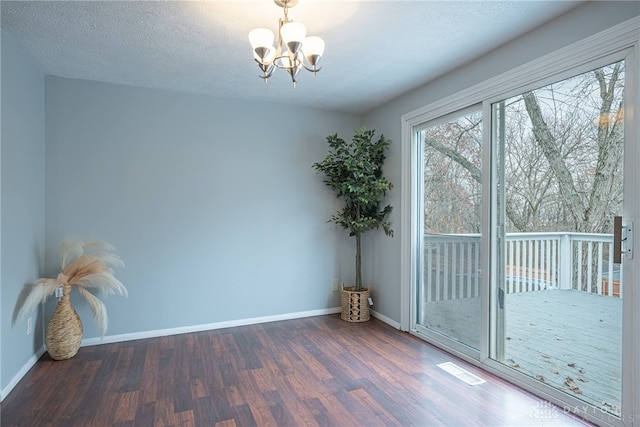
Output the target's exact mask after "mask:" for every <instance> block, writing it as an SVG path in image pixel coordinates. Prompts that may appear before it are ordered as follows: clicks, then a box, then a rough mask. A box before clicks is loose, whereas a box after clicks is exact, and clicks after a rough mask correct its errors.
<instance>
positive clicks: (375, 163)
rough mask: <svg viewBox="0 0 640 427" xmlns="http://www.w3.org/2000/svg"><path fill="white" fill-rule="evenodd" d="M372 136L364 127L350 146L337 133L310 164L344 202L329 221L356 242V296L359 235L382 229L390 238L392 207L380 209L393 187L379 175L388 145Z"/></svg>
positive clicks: (359, 282) (359, 283) (359, 277)
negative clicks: (320, 158) (326, 150)
mask: <svg viewBox="0 0 640 427" xmlns="http://www.w3.org/2000/svg"><path fill="white" fill-rule="evenodd" d="M374 134H375V130H368V129H366V128H365V127H363V128H361V129H359V130H356V131H355V133H354V135H353V138H352V139H351V142H347V141H345V140H344V139H342V138H339V137H338V134H337V133H336V134H333V135H329V136H327V143H328V144H329V153H328V154H327V157H326V158H325V159H324V160H323V161H321V162H318V163H314V164H313V167H314V168H315V169H316V170H317V171H318V172H322V173H324V174H325V176H326V179H325V180H324V182H325V183H326V184H327V185H328V186H329V187H330V188H331V189H333V190H334V191H335V192H336V196H337V197H338V199H340V200H342V201H343V202H344V206H343V207H342V208H341V209H340V210H339V211H338V212H336V213H335V214H334V215H332V216H331V219H330V221H332V222H335V223H336V224H338V225H340V226H341V227H342V228H344V229H346V230H348V231H349V235H350V236H354V237H355V238H356V282H355V286H354V290H355V291H356V292H359V291H361V290H362V255H361V253H362V248H361V236H362V234H363V233H365V232H367V231H369V230H373V229H380V228H382V229H383V230H384V233H385V234H386V235H387V236H393V230H392V229H391V222H390V221H389V219H388V218H389V214H391V211H392V210H393V207H392V206H391V205H386V206H384V207H381V206H382V200H383V198H384V197H385V195H386V194H387V192H388V191H389V190H391V187H392V185H391V183H390V182H389V181H387V179H386V178H385V177H384V176H383V174H382V165H383V164H384V160H385V158H386V151H387V149H388V147H389V144H390V142H391V141H389V140H387V139H385V137H384V135H380V138H378V140H377V141H374Z"/></svg>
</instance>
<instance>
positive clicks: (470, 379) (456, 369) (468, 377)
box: [438, 362, 486, 385]
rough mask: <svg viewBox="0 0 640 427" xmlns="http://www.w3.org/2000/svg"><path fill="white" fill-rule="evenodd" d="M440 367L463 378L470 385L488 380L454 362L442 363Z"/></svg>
mask: <svg viewBox="0 0 640 427" xmlns="http://www.w3.org/2000/svg"><path fill="white" fill-rule="evenodd" d="M438 368H440V369H442V370H444V371H447V372H448V373H450V374H451V375H453V376H454V377H456V378H458V379H461V380H462V381H464V382H465V383H467V384H469V385H478V384H482V383H484V382H486V381H485V380H483V379H482V378H480V377H478V376H476V375H474V374H472V373H471V372H469V371H467V370H465V369H463V368H461V367H460V366H458V365H456V364H455V363H453V362H446V363H440V364H439V365H438Z"/></svg>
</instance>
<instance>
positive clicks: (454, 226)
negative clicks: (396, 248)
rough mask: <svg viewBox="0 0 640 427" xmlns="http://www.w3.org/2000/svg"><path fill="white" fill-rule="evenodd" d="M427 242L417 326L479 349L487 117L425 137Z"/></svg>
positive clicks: (461, 119) (475, 112) (421, 135)
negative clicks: (485, 123) (485, 124)
mask: <svg viewBox="0 0 640 427" xmlns="http://www.w3.org/2000/svg"><path fill="white" fill-rule="evenodd" d="M417 138H418V143H419V145H420V151H421V153H422V156H421V162H420V171H421V172H420V175H421V177H422V180H421V185H422V191H421V193H420V199H421V201H420V206H421V207H422V211H421V214H422V215H421V221H420V232H419V233H420V240H421V242H422V251H423V252H422V255H421V256H420V261H421V266H420V269H419V273H420V274H419V285H418V287H417V290H418V293H419V296H418V299H417V301H418V307H417V312H418V318H417V323H418V325H419V327H420V329H421V330H422V331H423V332H424V333H425V334H436V335H438V336H439V337H440V338H441V339H446V340H449V341H450V342H451V344H452V345H454V346H457V348H459V349H460V350H461V351H465V352H468V353H477V352H478V351H479V349H480V335H481V333H480V332H481V331H480V315H481V308H480V283H481V268H480V228H481V225H482V218H481V210H482V192H481V185H482V178H481V171H482V163H481V158H482V110H481V109H480V107H476V108H471V109H469V110H466V111H460V112H456V113H455V114H453V115H450V116H447V117H445V118H442V119H440V120H438V121H437V122H431V123H427V124H426V125H425V127H424V128H423V129H421V130H420V131H419V132H418V134H417Z"/></svg>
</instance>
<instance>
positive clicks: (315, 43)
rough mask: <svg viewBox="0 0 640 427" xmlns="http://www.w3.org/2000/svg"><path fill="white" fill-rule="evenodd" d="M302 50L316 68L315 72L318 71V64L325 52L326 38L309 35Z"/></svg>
mask: <svg viewBox="0 0 640 427" xmlns="http://www.w3.org/2000/svg"><path fill="white" fill-rule="evenodd" d="M302 52H303V53H304V56H305V57H306V58H307V61H308V62H309V64H311V66H312V67H313V68H314V70H313V71H314V74H315V71H317V69H316V66H317V65H318V62H320V59H321V58H322V54H323V53H324V40H322V39H321V38H320V37H317V36H311V37H307V38H306V39H305V40H304V43H303V44H302Z"/></svg>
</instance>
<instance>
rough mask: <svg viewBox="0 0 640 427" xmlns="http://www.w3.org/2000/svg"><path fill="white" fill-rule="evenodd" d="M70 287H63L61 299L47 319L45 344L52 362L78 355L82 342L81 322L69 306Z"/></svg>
mask: <svg viewBox="0 0 640 427" xmlns="http://www.w3.org/2000/svg"><path fill="white" fill-rule="evenodd" d="M70 294H71V286H70V285H65V286H64V288H63V294H62V298H61V299H60V300H59V301H58V306H57V307H56V309H55V311H54V312H53V314H52V315H51V319H49V324H48V325H47V334H46V337H45V342H46V343H47V351H48V352H49V356H51V358H52V359H54V360H66V359H70V358H72V357H73V356H75V355H76V353H78V349H79V348H80V342H81V341H82V321H81V320H80V316H78V313H77V312H76V310H75V309H74V308H73V306H72V305H71V301H70V300H69V296H70Z"/></svg>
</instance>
